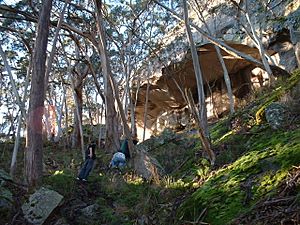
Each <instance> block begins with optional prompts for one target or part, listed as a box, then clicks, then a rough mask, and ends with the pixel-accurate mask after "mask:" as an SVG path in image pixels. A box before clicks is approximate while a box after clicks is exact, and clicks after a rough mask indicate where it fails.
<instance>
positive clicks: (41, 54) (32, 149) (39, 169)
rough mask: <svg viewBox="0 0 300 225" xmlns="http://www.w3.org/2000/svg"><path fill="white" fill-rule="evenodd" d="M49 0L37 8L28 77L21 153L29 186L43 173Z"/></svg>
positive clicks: (50, 5) (34, 183)
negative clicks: (35, 30) (25, 121)
mask: <svg viewBox="0 0 300 225" xmlns="http://www.w3.org/2000/svg"><path fill="white" fill-rule="evenodd" d="M51 8H52V0H45V1H44V2H43V5H42V7H41V12H40V15H39V22H38V27H37V37H36V40H35V46H34V54H33V63H32V79H31V90H30V99H29V109H28V122H27V143H28V147H27V149H26V152H25V179H26V182H27V184H28V185H29V186H35V185H37V184H38V183H39V182H40V179H41V177H42V173H43V136H42V130H43V129H42V127H43V124H42V116H43V109H44V97H45V90H44V88H45V87H44V84H45V72H46V65H45V64H46V48H47V43H48V35H49V26H50V12H51Z"/></svg>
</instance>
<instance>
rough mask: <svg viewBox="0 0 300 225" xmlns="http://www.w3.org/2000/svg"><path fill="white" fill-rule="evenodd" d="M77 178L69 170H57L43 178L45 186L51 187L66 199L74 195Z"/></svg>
mask: <svg viewBox="0 0 300 225" xmlns="http://www.w3.org/2000/svg"><path fill="white" fill-rule="evenodd" d="M74 178H75V176H74V174H73V173H72V172H71V171H68V170H57V171H55V172H54V173H53V174H52V175H50V176H47V177H44V178H43V184H44V185H46V186H50V188H51V189H53V190H55V191H57V192H58V193H60V194H61V195H63V196H64V197H66V198H67V197H69V196H70V195H71V194H72V191H71V190H73V189H74V185H75V179H74Z"/></svg>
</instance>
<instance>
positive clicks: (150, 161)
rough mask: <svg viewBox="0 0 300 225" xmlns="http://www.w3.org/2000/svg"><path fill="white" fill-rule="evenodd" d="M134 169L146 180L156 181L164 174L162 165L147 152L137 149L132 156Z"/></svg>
mask: <svg viewBox="0 0 300 225" xmlns="http://www.w3.org/2000/svg"><path fill="white" fill-rule="evenodd" d="M134 169H135V171H136V173H137V174H139V175H140V176H142V177H143V178H145V179H146V180H154V181H158V180H159V179H160V178H161V177H162V176H163V175H164V174H165V172H164V169H163V167H162V166H161V165H160V164H159V162H158V161H157V160H156V159H155V158H154V157H152V156H151V155H150V153H149V152H146V151H144V150H139V151H137V152H136V155H135V157H134Z"/></svg>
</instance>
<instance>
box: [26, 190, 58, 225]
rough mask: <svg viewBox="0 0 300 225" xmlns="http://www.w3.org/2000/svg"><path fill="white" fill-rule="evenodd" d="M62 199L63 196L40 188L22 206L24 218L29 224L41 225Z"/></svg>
mask: <svg viewBox="0 0 300 225" xmlns="http://www.w3.org/2000/svg"><path fill="white" fill-rule="evenodd" d="M62 199H63V196H62V195H60V194H59V193H57V192H56V191H53V190H50V189H47V188H44V187H42V188H40V189H39V190H37V191H36V192H35V193H34V194H32V195H31V196H30V197H29V201H28V202H26V203H24V204H23V206H22V210H23V213H24V217H25V218H26V219H27V221H28V222H29V223H32V224H34V225H41V224H43V223H44V222H45V220H46V219H47V218H48V216H49V215H50V214H51V212H52V211H53V210H54V209H55V208H56V207H57V206H58V205H59V204H60V202H61V201H62Z"/></svg>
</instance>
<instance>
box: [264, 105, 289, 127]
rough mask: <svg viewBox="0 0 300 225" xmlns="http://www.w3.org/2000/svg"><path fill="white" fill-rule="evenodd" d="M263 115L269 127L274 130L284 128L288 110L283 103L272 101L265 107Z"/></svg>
mask: <svg viewBox="0 0 300 225" xmlns="http://www.w3.org/2000/svg"><path fill="white" fill-rule="evenodd" d="M265 116H266V120H267V122H268V123H269V124H270V126H271V128H272V129H274V130H278V129H281V128H284V126H285V125H287V123H288V118H289V110H288V108H287V107H285V106H284V105H282V104H280V103H278V102H274V103H271V104H270V105H269V106H268V107H267V108H266V110H265Z"/></svg>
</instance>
